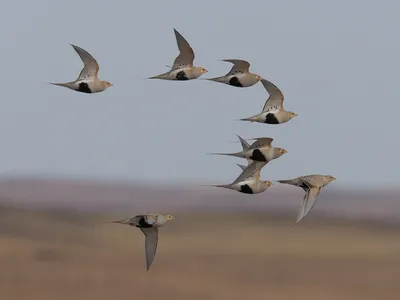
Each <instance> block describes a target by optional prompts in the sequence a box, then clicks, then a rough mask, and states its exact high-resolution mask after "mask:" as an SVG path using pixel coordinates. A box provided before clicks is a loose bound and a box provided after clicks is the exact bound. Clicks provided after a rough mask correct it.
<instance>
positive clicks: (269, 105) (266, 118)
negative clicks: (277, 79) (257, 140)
mask: <svg viewBox="0 0 400 300" xmlns="http://www.w3.org/2000/svg"><path fill="white" fill-rule="evenodd" d="M261 83H262V84H263V86H264V88H265V89H266V90H267V92H268V94H269V98H268V99H267V101H266V102H265V104H264V107H263V109H262V111H261V113H260V114H258V115H255V116H252V117H249V118H245V119H240V120H241V121H250V122H258V123H266V124H282V123H286V122H288V121H290V120H291V119H292V118H294V117H296V116H297V114H296V113H294V112H291V111H286V110H285V109H284V108H283V100H284V97H283V93H282V92H281V90H280V89H279V88H278V87H277V86H276V85H274V84H273V83H272V82H270V81H268V80H265V79H261Z"/></svg>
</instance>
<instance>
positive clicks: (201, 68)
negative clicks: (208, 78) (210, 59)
mask: <svg viewBox="0 0 400 300" xmlns="http://www.w3.org/2000/svg"><path fill="white" fill-rule="evenodd" d="M198 69H199V71H200V73H201V74H205V73H207V72H208V70H207V69H205V68H203V67H198Z"/></svg>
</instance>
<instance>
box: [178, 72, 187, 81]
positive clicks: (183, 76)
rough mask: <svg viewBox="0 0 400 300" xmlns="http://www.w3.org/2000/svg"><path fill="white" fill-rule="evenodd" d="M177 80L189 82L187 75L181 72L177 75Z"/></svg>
mask: <svg viewBox="0 0 400 300" xmlns="http://www.w3.org/2000/svg"><path fill="white" fill-rule="evenodd" d="M176 79H177V80H189V78H187V76H186V73H185V72H184V71H179V72H178V73H177V74H176Z"/></svg>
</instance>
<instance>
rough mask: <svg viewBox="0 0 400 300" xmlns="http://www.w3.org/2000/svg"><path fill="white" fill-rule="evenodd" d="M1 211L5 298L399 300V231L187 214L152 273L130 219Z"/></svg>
mask: <svg viewBox="0 0 400 300" xmlns="http://www.w3.org/2000/svg"><path fill="white" fill-rule="evenodd" d="M122 217H124V215H118V216H115V215H114V216H107V217H106V216H93V215H79V214H74V213H67V212H64V211H54V212H52V213H49V212H45V211H28V210H21V209H15V208H13V209H12V208H6V207H4V208H1V210H0V263H1V264H0V266H1V267H0V299H5V300H21V299H22V300H23V299H29V300H36V299H38V300H39V299H40V300H54V299H57V300H63V299H68V300H81V299H82V300H83V299H85V300H91V299H96V300H102V299H138V298H140V299H147V300H151V299H176V300H180V299H182V300H183V299H184V300H197V299H199V300H205V299H210V300H212V299H229V300H236V299H238V300H239V299H240V300H243V299H273V300H281V299H300V300H301V299H307V300H330V299H335V300H337V299H340V300H357V299H363V300H369V299H385V300H390V299H396V300H398V299H400V235H399V232H400V229H399V227H396V226H395V225H392V226H379V227H378V226H375V225H368V223H365V222H363V223H361V222H358V223H351V222H349V221H347V222H339V221H332V220H323V219H319V220H318V219H315V218H309V219H307V218H306V219H305V220H304V222H303V223H300V224H299V226H293V222H294V220H293V217H291V218H289V219H288V218H285V217H280V218H278V217H277V216H273V217H271V216H267V215H263V214H260V215H252V214H247V215H242V216H241V215H238V214H231V215H220V214H204V215H190V216H189V215H186V214H183V213H177V214H176V219H175V220H173V221H172V222H170V223H169V224H167V225H166V226H165V227H163V228H161V235H160V241H159V246H158V251H157V255H156V258H155V261H154V264H153V266H152V268H151V269H150V271H149V272H146V270H145V259H144V244H143V241H144V240H143V236H142V233H141V232H140V230H138V229H135V228H131V227H128V226H123V225H117V224H105V223H103V222H105V221H109V220H113V219H115V218H122Z"/></svg>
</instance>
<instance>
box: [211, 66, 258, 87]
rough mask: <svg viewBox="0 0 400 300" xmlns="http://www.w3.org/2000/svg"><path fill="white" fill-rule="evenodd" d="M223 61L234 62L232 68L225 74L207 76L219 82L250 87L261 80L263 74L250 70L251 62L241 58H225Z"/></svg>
mask: <svg viewBox="0 0 400 300" xmlns="http://www.w3.org/2000/svg"><path fill="white" fill-rule="evenodd" d="M222 61H225V62H230V63H232V64H233V67H232V68H231V70H230V71H229V72H228V73H227V74H226V75H224V76H220V77H215V78H206V80H211V81H215V82H219V83H224V84H228V85H231V86H235V87H242V88H244V87H250V86H252V85H254V84H256V83H257V82H259V81H260V80H261V76H259V75H257V74H253V73H250V72H249V68H250V63H249V62H247V61H245V60H240V59H224V60H222Z"/></svg>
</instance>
